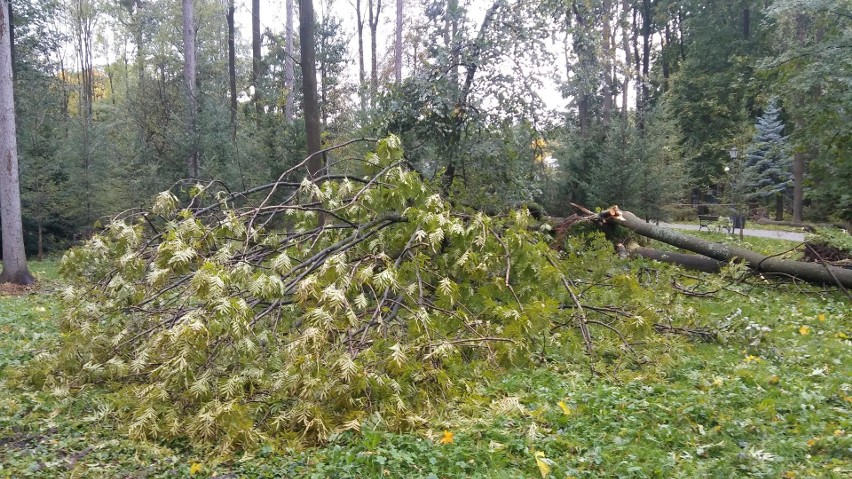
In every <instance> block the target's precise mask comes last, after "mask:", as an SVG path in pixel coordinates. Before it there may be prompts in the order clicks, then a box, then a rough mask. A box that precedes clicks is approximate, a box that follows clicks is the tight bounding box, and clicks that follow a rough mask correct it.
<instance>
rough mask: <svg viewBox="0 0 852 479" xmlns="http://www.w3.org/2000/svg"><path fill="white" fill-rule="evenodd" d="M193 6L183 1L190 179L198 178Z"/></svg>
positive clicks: (184, 69) (191, 3)
mask: <svg viewBox="0 0 852 479" xmlns="http://www.w3.org/2000/svg"><path fill="white" fill-rule="evenodd" d="M196 71H197V64H196V48H195V5H194V4H193V0H183V81H184V88H185V92H186V102H187V113H186V117H187V120H186V133H187V136H188V140H189V153H188V154H187V159H186V172H187V175H189V177H190V178H195V177H197V176H198V92H197V88H196V84H195V82H196Z"/></svg>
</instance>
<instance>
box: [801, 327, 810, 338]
mask: <svg viewBox="0 0 852 479" xmlns="http://www.w3.org/2000/svg"><path fill="white" fill-rule="evenodd" d="M799 334H801V335H802V336H807V335H809V334H811V327H810V326H808V325H803V326H802V327H801V328H799Z"/></svg>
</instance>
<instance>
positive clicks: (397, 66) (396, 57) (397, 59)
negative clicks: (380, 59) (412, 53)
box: [393, 0, 403, 83]
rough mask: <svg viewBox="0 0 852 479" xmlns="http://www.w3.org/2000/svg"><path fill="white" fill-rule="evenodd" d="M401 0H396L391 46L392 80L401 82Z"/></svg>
mask: <svg viewBox="0 0 852 479" xmlns="http://www.w3.org/2000/svg"><path fill="white" fill-rule="evenodd" d="M402 4H403V0H396V42H395V43H394V46H393V61H394V65H393V73H394V81H396V82H397V83H400V82H402V7H403V5H402Z"/></svg>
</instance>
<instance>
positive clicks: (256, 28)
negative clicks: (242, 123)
mask: <svg viewBox="0 0 852 479" xmlns="http://www.w3.org/2000/svg"><path fill="white" fill-rule="evenodd" d="M259 78H260V0H251V84H252V86H254V98H252V101H253V102H254V111H255V113H256V114H257V116H256V117H255V120H256V121H260V112H261V107H260V86H259V85H258V84H257V81H258V79H259Z"/></svg>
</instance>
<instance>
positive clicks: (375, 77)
mask: <svg viewBox="0 0 852 479" xmlns="http://www.w3.org/2000/svg"><path fill="white" fill-rule="evenodd" d="M374 4H375V8H374ZM367 6H368V8H369V15H370V19H369V23H370V105H375V102H376V95H378V93H379V63H378V53H377V51H376V31H377V30H378V28H379V14H380V13H381V11H382V0H368V2H367Z"/></svg>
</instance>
